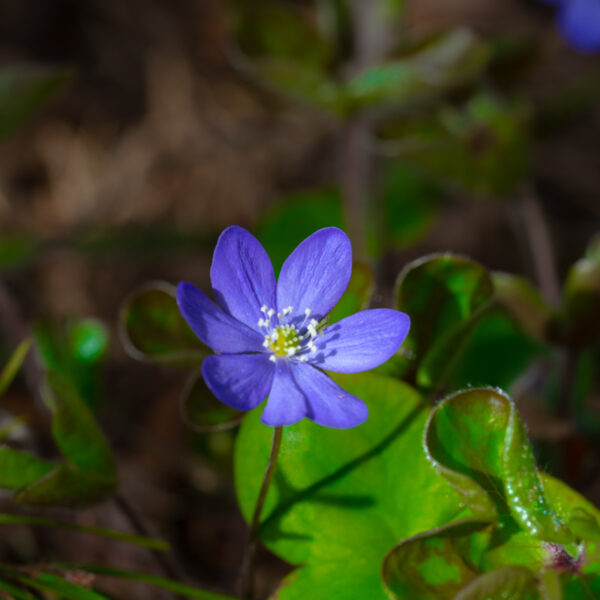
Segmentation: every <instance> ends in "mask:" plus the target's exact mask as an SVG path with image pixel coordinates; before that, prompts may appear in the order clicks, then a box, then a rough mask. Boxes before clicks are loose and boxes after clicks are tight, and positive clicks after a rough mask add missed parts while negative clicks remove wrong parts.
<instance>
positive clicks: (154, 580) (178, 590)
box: [60, 564, 236, 600]
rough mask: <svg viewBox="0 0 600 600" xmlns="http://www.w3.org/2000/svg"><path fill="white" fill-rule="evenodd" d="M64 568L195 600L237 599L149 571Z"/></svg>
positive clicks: (72, 566) (110, 568)
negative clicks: (126, 581)
mask: <svg viewBox="0 0 600 600" xmlns="http://www.w3.org/2000/svg"><path fill="white" fill-rule="evenodd" d="M60 566H61V568H63V569H71V570H79V571H83V572H87V573H95V574H96V575H102V576H106V577H116V578H118V579H128V580H131V581H135V582H136V583H145V584H148V585H151V586H153V587H157V588H161V589H164V590H167V591H169V592H172V593H174V594H177V595H178V596H183V597H185V598H194V599H195V600H236V599H235V598H233V597H232V596H226V595H225V594H219V593H217V592H209V591H207V590H201V589H200V588H196V587H192V586H190V585H185V584H183V583H178V582H176V581H171V580H170V579H165V578H164V577H157V576H156V575H148V574H147V573H139V572H134V571H125V570H123V569H115V568H113V567H104V566H95V565H73V564H63V565H60Z"/></svg>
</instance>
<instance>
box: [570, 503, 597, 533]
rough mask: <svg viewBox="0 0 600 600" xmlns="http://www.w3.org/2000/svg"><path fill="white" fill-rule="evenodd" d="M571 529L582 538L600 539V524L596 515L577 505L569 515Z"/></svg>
mask: <svg viewBox="0 0 600 600" xmlns="http://www.w3.org/2000/svg"><path fill="white" fill-rule="evenodd" d="M568 525H569V529H570V530H571V531H572V532H573V533H574V534H575V535H576V536H577V537H578V538H580V539H583V540H596V541H600V524H598V520H597V519H596V518H595V517H594V515H592V514H590V513H589V512H587V510H585V509H584V508H581V507H577V508H575V509H574V510H573V512H572V513H571V516H570V517H569V522H568Z"/></svg>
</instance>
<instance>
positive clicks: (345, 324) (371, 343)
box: [177, 226, 410, 429]
mask: <svg viewBox="0 0 600 600" xmlns="http://www.w3.org/2000/svg"><path fill="white" fill-rule="evenodd" d="M351 272H352V248H351V246H350V240H349V239H348V237H347V236H346V234H345V233H344V232H342V231H341V230H339V229H337V228H335V227H329V228H326V229H321V230H319V231H317V232H315V233H314V234H313V235H311V236H310V237H308V238H307V239H305V240H304V241H303V242H302V243H301V244H300V245H299V246H298V247H297V248H296V249H295V250H294V252H292V254H291V255H290V256H289V257H288V258H287V260H286V261H285V263H284V265H283V267H282V269H281V274H280V275H279V280H278V282H277V283H276V281H275V274H274V271H273V266H272V264H271V261H270V259H269V256H268V255H267V253H266V251H265V249H264V248H263V247H262V246H261V244H260V243H259V242H258V240H257V239H256V238H255V237H254V236H252V235H251V234H250V233H248V232H247V231H246V230H245V229H242V228H241V227H237V226H233V227H229V228H227V229H226V230H225V231H224V232H223V233H222V234H221V236H220V238H219V241H218V243H217V246H216V248H215V252H214V255H213V262H212V267H211V270H210V277H211V282H212V286H213V292H214V295H215V299H216V301H217V304H218V306H217V305H216V304H214V303H213V302H212V301H211V300H210V299H209V298H208V297H207V296H206V295H205V294H203V293H202V292H201V291H200V290H199V289H197V288H196V287H194V286H193V285H191V284H189V283H186V282H181V283H180V284H179V285H178V287H177V303H178V306H179V310H180V311H181V314H182V315H183V317H184V318H185V320H186V321H187V322H188V324H189V325H190V327H191V328H192V329H193V330H194V332H195V333H196V335H197V336H198V337H199V338H200V339H201V340H202V341H203V342H204V343H205V344H206V345H207V346H209V347H210V348H212V349H213V350H214V351H215V352H217V353H218V354H213V355H211V356H209V357H208V358H206V359H205V361H204V363H203V364H202V374H203V376H204V380H205V381H206V384H207V386H208V387H209V388H210V390H211V391H212V393H213V394H214V395H215V396H216V397H217V398H218V399H219V400H221V401H222V402H224V403H225V404H228V405H229V406H232V407H233V408H236V409H238V410H251V409H253V408H255V407H256V406H258V405H259V404H260V403H261V402H262V401H263V400H264V399H265V398H266V397H267V396H268V397H269V399H268V401H267V404H266V407H265V409H264V411H263V413H262V417H261V420H262V422H263V423H264V424H266V425H272V426H280V425H291V424H293V423H296V422H298V421H300V420H301V419H303V418H304V417H306V418H308V419H311V420H312V421H314V422H315V423H318V424H320V425H324V426H326V427H335V428H340V429H345V428H348V427H354V426H356V425H360V424H361V423H362V422H363V421H364V420H365V419H366V418H367V415H368V411H367V407H366V406H365V404H364V402H363V401H362V400H360V399H359V398H356V397H355V396H353V395H352V394H349V393H348V392H346V391H345V390H343V389H342V388H341V387H339V386H338V385H337V384H336V383H334V382H333V381H332V380H331V379H330V378H329V377H328V376H327V375H326V374H325V373H323V371H322V370H321V369H325V370H328V371H335V372H338V373H357V372H360V371H366V370H368V369H372V368H374V367H376V366H378V365H380V364H381V363H383V362H385V361H386V360H387V359H388V358H390V357H391V356H392V355H393V354H394V353H395V352H396V350H397V349H398V347H399V346H400V344H401V343H402V342H403V341H404V338H405V337H406V335H407V333H408V329H409V325H410V321H409V318H408V316H407V315H405V314H404V313H401V312H398V311H395V310H389V309H373V310H365V311H362V312H359V313H356V314H354V315H352V316H350V317H347V318H345V319H342V320H341V321H339V322H337V323H334V324H332V325H330V326H328V327H323V326H321V322H322V319H323V318H324V317H325V316H326V315H327V314H328V313H329V311H330V310H331V309H332V308H333V307H334V305H335V304H336V303H337V301H338V300H339V299H340V297H341V296H342V294H343V293H344V291H345V289H346V287H347V285H348V282H349V280H350V275H351Z"/></svg>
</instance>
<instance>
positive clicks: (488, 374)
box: [450, 305, 548, 389]
mask: <svg viewBox="0 0 600 600" xmlns="http://www.w3.org/2000/svg"><path fill="white" fill-rule="evenodd" d="M547 353H548V350H547V347H546V346H543V345H542V344H541V343H539V342H536V341H535V340H534V339H532V338H531V337H529V335H527V334H526V333H525V332H524V331H523V330H522V329H521V328H520V327H519V326H517V325H516V323H515V321H514V319H512V318H511V317H510V316H508V315H507V314H506V312H505V311H504V310H503V309H502V308H501V307H499V306H497V305H493V306H491V307H490V308H488V309H486V311H485V313H484V314H483V315H482V316H481V317H480V318H479V319H477V322H476V323H475V324H474V326H473V329H472V332H471V334H470V335H469V338H468V339H467V340H466V341H465V345H464V349H463V351H462V352H461V354H460V357H459V358H458V359H457V361H456V364H455V367H454V369H453V372H452V375H451V376H450V386H451V388H453V389H462V388H464V387H467V386H478V385H488V386H497V387H499V388H502V389H510V387H511V386H512V385H513V384H514V383H515V382H516V381H517V380H518V379H519V378H520V377H521V376H522V375H523V373H524V372H526V371H527V369H528V368H529V366H530V365H531V363H532V362H533V361H534V360H535V359H536V358H539V357H540V356H543V355H544V354H547Z"/></svg>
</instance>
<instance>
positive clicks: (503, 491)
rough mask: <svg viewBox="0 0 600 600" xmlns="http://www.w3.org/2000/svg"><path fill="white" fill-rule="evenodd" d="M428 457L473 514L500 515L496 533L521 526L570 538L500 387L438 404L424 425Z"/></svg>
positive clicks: (542, 535)
mask: <svg viewBox="0 0 600 600" xmlns="http://www.w3.org/2000/svg"><path fill="white" fill-rule="evenodd" d="M425 444H426V447H427V450H428V453H429V458H430V460H431V461H432V462H433V464H435V465H436V466H437V468H438V469H439V470H440V472H441V473H442V474H443V475H444V476H445V477H447V478H448V480H449V481H450V482H451V483H452V485H453V486H454V487H455V488H456V490H457V491H459V493H461V495H462V496H463V499H464V501H465V503H466V505H467V506H469V507H470V509H471V511H472V512H473V514H474V516H477V517H479V518H482V519H485V520H494V518H497V519H499V521H500V527H499V529H498V531H499V536H500V538H502V537H506V536H510V535H512V534H513V533H514V532H515V531H516V530H517V529H519V528H520V529H522V530H524V531H525V532H527V533H528V534H529V535H531V536H533V537H536V538H538V539H542V540H546V541H550V542H557V543H564V542H570V541H573V535H572V534H571V533H570V531H569V530H568V529H567V527H566V525H565V523H564V522H563V521H562V520H561V518H560V517H559V516H558V515H557V513H556V512H555V511H554V510H553V509H552V508H551V505H550V504H549V502H548V500H547V498H546V496H545V495H544V488H543V485H542V483H541V480H540V478H539V475H538V471H537V468H536V465H535V461H534V457H533V452H532V450H531V446H530V444H529V441H528V439H527V436H526V434H525V430H524V428H523V425H522V423H521V421H520V419H519V416H518V414H517V411H516V409H515V407H514V405H513V403H512V402H511V400H510V399H509V398H508V396H506V395H504V394H503V393H501V392H499V391H497V390H493V389H485V388H477V389H472V390H468V391H465V392H459V393H457V394H454V395H453V396H450V397H449V398H447V399H445V400H444V401H443V402H441V403H440V404H439V405H437V406H436V407H435V408H434V410H433V412H432V413H431V417H430V420H429V423H428V425H427V429H426V435H425Z"/></svg>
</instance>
